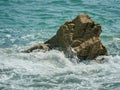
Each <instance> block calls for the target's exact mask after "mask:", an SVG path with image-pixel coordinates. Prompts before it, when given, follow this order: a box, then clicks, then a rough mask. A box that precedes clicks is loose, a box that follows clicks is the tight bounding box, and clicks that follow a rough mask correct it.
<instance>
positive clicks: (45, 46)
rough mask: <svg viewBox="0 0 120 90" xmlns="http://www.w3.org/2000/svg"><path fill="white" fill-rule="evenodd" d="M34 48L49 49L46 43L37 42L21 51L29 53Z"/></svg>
mask: <svg viewBox="0 0 120 90" xmlns="http://www.w3.org/2000/svg"><path fill="white" fill-rule="evenodd" d="M35 49H41V50H43V52H46V51H48V50H49V46H48V44H44V43H38V44H36V45H34V46H33V47H31V48H29V49H27V50H25V51H23V52H26V53H30V52H32V51H33V50H35Z"/></svg>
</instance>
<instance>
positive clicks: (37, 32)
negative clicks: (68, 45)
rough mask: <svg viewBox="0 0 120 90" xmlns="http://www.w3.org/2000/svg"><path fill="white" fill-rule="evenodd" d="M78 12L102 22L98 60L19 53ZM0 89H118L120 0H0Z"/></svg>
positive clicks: (119, 71)
mask: <svg viewBox="0 0 120 90" xmlns="http://www.w3.org/2000/svg"><path fill="white" fill-rule="evenodd" d="M83 13H86V14H88V15H89V16H90V17H91V18H92V19H93V20H94V21H95V22H96V23H100V24H101V25H102V30H103V32H102V34H101V40H102V42H103V44H104V45H105V46H106V47H107V49H108V52H109V56H105V57H104V58H105V62H104V63H103V64H98V63H96V62H94V61H93V62H91V63H87V62H81V63H79V64H77V63H76V62H71V61H70V59H69V58H66V57H65V56H64V54H63V53H62V52H60V51H57V50H52V51H49V52H46V53H42V52H32V53H29V54H25V53H20V51H22V50H24V49H26V48H29V47H30V46H32V45H34V44H35V43H38V42H44V41H46V40H48V39H49V38H50V37H52V36H53V35H55V33H56V31H57V30H58V28H59V27H60V25H62V24H63V23H64V22H65V21H68V20H71V19H73V18H74V17H76V16H77V15H79V14H83ZM75 60H76V58H73V59H72V61H75ZM0 90H120V0H0Z"/></svg>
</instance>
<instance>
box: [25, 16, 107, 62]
mask: <svg viewBox="0 0 120 90" xmlns="http://www.w3.org/2000/svg"><path fill="white" fill-rule="evenodd" d="M101 32H102V30H101V25H100V24H95V23H94V21H93V20H92V19H91V18H90V17H89V16H88V15H86V14H83V15H79V16H77V17H76V18H75V19H73V20H72V21H68V22H65V23H64V24H63V25H62V26H61V27H60V28H59V30H58V31H57V33H56V35H54V36H53V37H52V38H51V39H49V40H48V41H46V42H45V43H44V44H43V45H41V46H42V48H43V49H45V50H48V49H46V48H49V49H58V50H62V51H64V52H65V54H70V55H72V54H74V55H77V57H78V58H79V59H80V60H86V59H87V60H89V59H90V60H91V59H94V58H96V57H97V56H100V55H108V53H107V49H106V48H105V47H104V46H103V44H102V43H101V40H100V34H101ZM48 45H49V46H48ZM38 47H39V45H38V46H35V47H33V48H31V49H29V50H27V51H32V50H33V49H36V48H38ZM71 53H72V54H71ZM70 55H68V56H70Z"/></svg>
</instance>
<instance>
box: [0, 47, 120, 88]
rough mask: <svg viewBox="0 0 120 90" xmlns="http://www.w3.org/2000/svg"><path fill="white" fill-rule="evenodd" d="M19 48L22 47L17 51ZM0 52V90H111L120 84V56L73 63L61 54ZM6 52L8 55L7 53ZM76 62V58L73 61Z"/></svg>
mask: <svg viewBox="0 0 120 90" xmlns="http://www.w3.org/2000/svg"><path fill="white" fill-rule="evenodd" d="M20 49H21V48H20ZM16 51H18V50H15V51H13V49H11V48H8V49H6V50H5V49H1V50H0V59H1V60H0V89H5V90H8V89H12V90H17V89H20V90H28V89H29V90H36V89H40V90H73V89H76V90H80V89H82V90H84V89H86V90H91V89H92V90H108V89H111V90H112V88H113V89H114V90H117V89H119V86H118V85H119V84H120V79H119V78H120V75H119V73H120V56H118V55H116V56H114V57H113V56H105V57H104V58H105V61H104V63H102V64H100V63H97V62H95V61H91V62H87V61H85V62H81V63H78V64H76V63H75V62H71V61H70V59H68V58H66V57H65V55H64V54H63V52H60V51H56V50H52V51H49V52H46V53H43V52H32V53H20V52H19V53H18V52H16ZM6 53H7V54H6ZM74 60H75V59H74Z"/></svg>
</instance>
